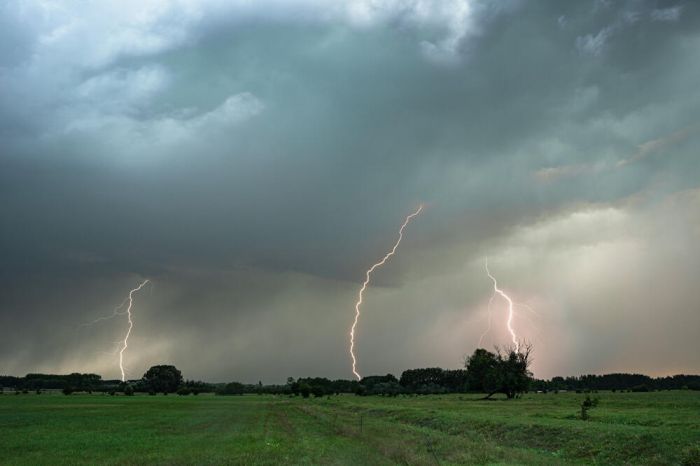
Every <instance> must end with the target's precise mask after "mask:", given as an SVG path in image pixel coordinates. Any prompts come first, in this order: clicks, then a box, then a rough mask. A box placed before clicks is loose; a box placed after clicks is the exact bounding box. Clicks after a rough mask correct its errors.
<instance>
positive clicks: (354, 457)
mask: <svg viewBox="0 0 700 466" xmlns="http://www.w3.org/2000/svg"><path fill="white" fill-rule="evenodd" d="M595 396H598V397H599V398H600V404H599V405H598V407H597V408H594V409H593V410H592V411H591V412H590V414H591V419H590V420H588V421H582V420H580V419H577V415H578V414H579V406H580V403H581V400H582V399H583V397H584V395H582V394H574V393H559V394H553V393H550V394H529V395H526V396H524V397H523V398H522V399H518V400H512V401H501V400H497V401H482V400H478V399H477V398H478V397H476V396H470V395H462V396H460V395H445V396H438V395H433V396H423V397H398V398H383V397H356V396H352V395H344V396H342V395H341V396H333V397H330V398H318V399H308V400H305V399H302V398H288V397H274V396H256V395H247V396H238V397H235V396H234V397H219V396H213V395H199V396H197V397H195V396H187V397H180V396H175V395H169V396H162V395H159V396H156V397H153V396H147V395H137V396H134V397H124V396H116V397H112V396H108V395H72V396H64V395H60V394H42V395H35V394H25V395H17V396H15V395H8V394H5V395H2V396H0V464H2V465H14V464H18V465H37V464H51V465H60V464H120V465H122V464H169V465H170V464H217V465H218V464H371V465H381V464H433V465H435V464H553V465H554V464H557V465H558V464H633V465H637V464H700V463H699V462H700V392H691V391H674V392H655V393H599V394H595Z"/></svg>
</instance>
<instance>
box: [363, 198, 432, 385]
mask: <svg viewBox="0 0 700 466" xmlns="http://www.w3.org/2000/svg"><path fill="white" fill-rule="evenodd" d="M422 210H423V204H421V205H420V206H418V210H416V211H415V212H413V213H412V214H410V215H409V216H408V217H406V220H404V222H403V225H401V228H399V238H398V239H397V240H396V243H395V244H394V247H393V248H391V251H389V252H388V253H387V254H386V255H385V256H384V258H383V259H382V260H380V261H379V262H377V263H376V264H374V265H373V266H372V267H370V268H369V269H368V270H367V272H365V281H364V283H363V284H362V288H360V292H359V293H358V296H357V303H355V321H354V322H353V323H352V327H351V328H350V357H351V358H352V373H353V374H355V377H357V380H360V379H361V378H362V377H361V376H360V374H359V373H358V372H357V358H356V357H355V327H357V321H358V320H359V319H360V306H361V305H362V296H363V294H364V292H365V290H366V289H367V285H369V281H370V277H371V275H372V272H374V271H375V269H377V268H379V267H381V266H382V265H384V263H386V261H387V260H389V258H390V257H391V256H393V255H394V254H395V253H396V248H398V247H399V244H401V240H402V239H403V230H404V228H406V225H408V224H409V223H410V222H411V220H412V219H413V217H415V216H416V215H418V214H420V213H421V211H422Z"/></svg>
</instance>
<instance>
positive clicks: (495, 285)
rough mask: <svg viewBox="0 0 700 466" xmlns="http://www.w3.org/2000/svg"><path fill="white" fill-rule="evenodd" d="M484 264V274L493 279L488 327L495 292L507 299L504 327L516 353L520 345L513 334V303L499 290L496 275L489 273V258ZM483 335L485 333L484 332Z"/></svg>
mask: <svg viewBox="0 0 700 466" xmlns="http://www.w3.org/2000/svg"><path fill="white" fill-rule="evenodd" d="M485 265H486V275H488V276H489V278H490V279H491V280H493V295H491V299H490V300H489V328H490V327H491V301H493V298H494V296H496V294H499V295H500V296H501V297H502V298H503V299H505V300H506V301H508V320H507V322H506V327H508V332H509V333H510V337H511V339H512V340H513V345H515V352H516V353H517V352H518V350H519V349H520V345H519V344H518V338H517V336H516V335H515V330H513V313H514V309H513V307H514V306H515V305H514V304H513V300H512V299H510V297H509V296H508V295H507V294H505V293H504V292H503V290H501V289H500V288H499V287H498V282H497V281H496V277H494V276H493V275H491V272H490V271H489V258H488V257H487V258H486V262H485ZM487 331H488V330H487ZM484 335H485V333H484ZM484 335H482V336H481V337H482V338H483V336H484ZM479 343H481V340H479Z"/></svg>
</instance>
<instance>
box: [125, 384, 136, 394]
mask: <svg viewBox="0 0 700 466" xmlns="http://www.w3.org/2000/svg"><path fill="white" fill-rule="evenodd" d="M124 394H125V395H126V396H134V387H132V386H131V385H127V386H126V387H124Z"/></svg>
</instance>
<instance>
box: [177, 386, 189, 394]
mask: <svg viewBox="0 0 700 466" xmlns="http://www.w3.org/2000/svg"><path fill="white" fill-rule="evenodd" d="M190 393H192V390H190V389H189V388H187V387H184V386H183V387H180V388H178V389H177V394H178V395H180V396H187V395H189V394H190Z"/></svg>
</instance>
